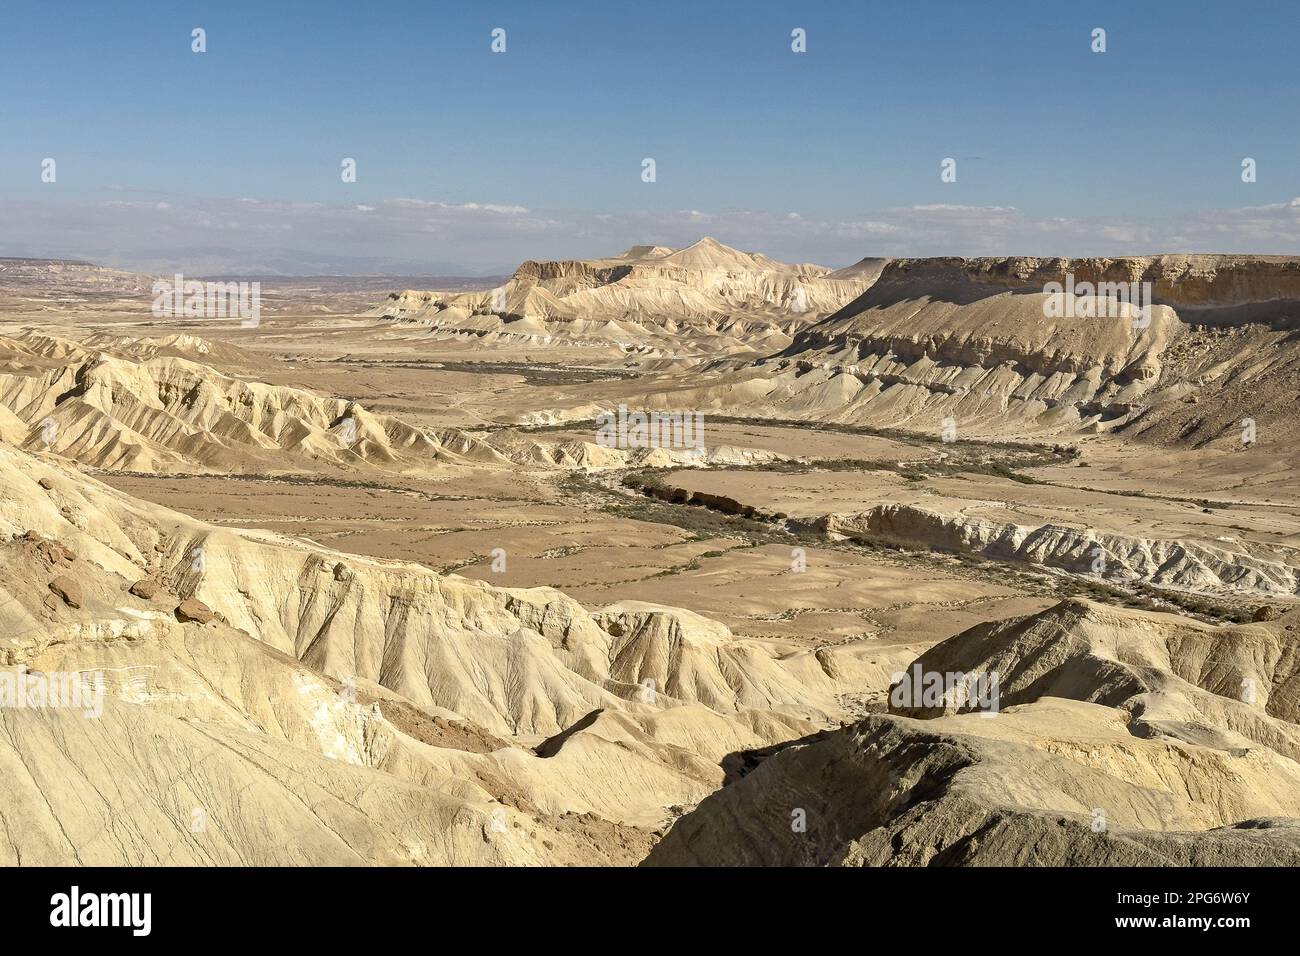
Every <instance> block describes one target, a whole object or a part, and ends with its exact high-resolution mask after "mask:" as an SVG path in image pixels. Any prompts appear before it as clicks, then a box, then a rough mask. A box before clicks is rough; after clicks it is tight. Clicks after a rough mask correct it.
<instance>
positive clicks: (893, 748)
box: [647, 601, 1300, 866]
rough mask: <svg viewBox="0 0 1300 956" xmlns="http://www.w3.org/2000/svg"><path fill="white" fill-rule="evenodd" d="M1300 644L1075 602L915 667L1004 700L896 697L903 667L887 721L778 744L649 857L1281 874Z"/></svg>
mask: <svg viewBox="0 0 1300 956" xmlns="http://www.w3.org/2000/svg"><path fill="white" fill-rule="evenodd" d="M1298 649H1300V625H1297V623H1296V615H1295V614H1289V615H1283V616H1281V617H1279V618H1278V619H1277V620H1275V621H1271V622H1267V623H1265V624H1253V625H1243V626H1239V627H1219V628H1216V627H1210V626H1208V625H1200V624H1196V623H1195V622H1190V621H1186V620H1183V619H1180V618H1177V617H1173V616H1170V615H1153V614H1144V613H1139V612H1132V611H1117V610H1114V609H1109V608H1104V607H1100V606H1098V605H1094V604H1091V603H1088V602H1078V601H1073V602H1065V603H1063V604H1061V605H1059V606H1057V607H1054V608H1050V609H1048V610H1047V611H1043V612H1041V613H1039V614H1034V615H1029V616H1026V617H1022V618H1015V619H1012V620H1009V621H1002V622H992V623H989V624H983V625H978V626H976V627H974V628H971V629H969V630H967V631H964V632H963V633H961V634H959V635H957V636H955V637H953V638H950V639H949V640H947V641H944V642H942V643H940V644H938V645H936V646H935V647H933V648H931V649H930V650H928V651H926V652H925V653H923V654H922V655H921V656H920V657H919V658H917V660H916V661H915V663H914V664H913V665H912V667H911V668H909V671H912V670H914V669H915V670H919V671H920V672H921V673H922V674H927V675H928V674H938V675H945V677H946V678H950V679H960V677H959V676H957V675H972V674H979V675H993V676H996V678H997V687H998V694H997V697H996V700H997V703H998V706H997V707H996V708H993V709H990V708H989V707H988V706H987V702H984V706H982V707H977V706H976V705H975V704H972V703H963V702H961V701H960V700H949V701H948V702H947V703H943V702H939V703H937V704H936V703H934V702H929V701H927V702H924V703H922V702H921V701H917V700H915V699H913V698H912V697H910V696H909V695H908V694H906V693H904V694H902V696H901V699H896V697H898V695H897V694H896V693H895V691H896V690H897V689H898V688H899V687H906V686H908V685H906V684H904V683H903V682H902V678H901V676H900V678H899V681H898V683H897V684H896V686H895V688H891V694H890V706H891V708H892V709H893V710H894V711H896V713H894V714H891V715H888V716H885V715H882V716H875V717H869V718H867V719H866V720H864V721H862V722H861V723H859V724H857V725H855V726H854V727H851V728H847V729H841V730H838V731H833V732H830V733H826V734H821V735H819V736H817V737H813V738H809V739H808V740H806V741H800V742H796V743H795V744H793V745H791V746H788V747H786V748H784V749H781V750H779V751H778V752H777V753H776V754H775V755H774V756H771V757H768V758H767V759H765V760H763V761H762V762H761V763H759V765H758V766H757V768H756V769H755V770H753V771H752V772H751V773H750V774H749V775H747V776H745V777H744V778H742V779H741V780H740V781H739V782H737V783H735V784H733V785H732V786H730V787H727V788H725V789H724V790H722V791H720V792H719V793H717V794H714V795H713V796H711V797H709V798H708V799H707V800H705V801H704V802H703V803H701V804H700V806H699V807H698V808H696V809H695V810H694V811H693V812H692V813H690V814H688V815H687V816H686V817H684V818H682V819H681V820H679V821H678V822H677V824H676V825H675V826H674V827H673V830H672V831H671V832H670V833H669V834H668V836H667V837H666V838H665V840H664V841H663V842H662V843H661V844H660V845H659V846H658V847H656V848H655V850H654V851H653V852H652V853H651V855H650V856H649V858H648V859H647V863H649V864H652V865H653V864H666V865H681V864H687V865H692V864H694V865H759V864H784V865H791V864H795V865H798V864H811V865H825V864H828V863H830V864H846V865H873V866H875V865H909V866H910V865H981V864H987V865H1131V864H1148V865H1169V864H1178V865H1206V864H1209V863H1210V862H1211V861H1215V862H1216V863H1218V864H1225V865H1292V864H1293V863H1294V862H1295V861H1296V860H1297V859H1300V820H1297V819H1296V818H1297V817H1298V816H1300V795H1298V794H1297V792H1296V791H1295V789H1294V788H1295V786H1296V783H1297V781H1300V764H1297V762H1296V757H1297V756H1298V755H1300V750H1298V749H1297V744H1300V730H1298V729H1297V715H1298V714H1300V711H1298V710H1297V686H1300V680H1298V679H1297V674H1298V673H1300V672H1298V671H1297V668H1298V667H1300V664H1298V658H1300V654H1298ZM977 710H978V712H977ZM916 717H924V718H928V719H922V720H918V719H915V718H916Z"/></svg>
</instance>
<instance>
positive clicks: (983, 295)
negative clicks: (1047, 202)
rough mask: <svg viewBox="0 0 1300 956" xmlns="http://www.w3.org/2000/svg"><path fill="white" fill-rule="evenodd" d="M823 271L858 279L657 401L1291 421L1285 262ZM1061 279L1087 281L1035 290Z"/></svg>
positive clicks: (1091, 424) (938, 413) (1170, 438)
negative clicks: (1130, 294)
mask: <svg viewBox="0 0 1300 956" xmlns="http://www.w3.org/2000/svg"><path fill="white" fill-rule="evenodd" d="M837 276H848V277H857V278H858V279H859V280H860V281H862V282H863V283H864V290H863V291H862V293H861V294H860V295H857V296H856V297H855V298H854V299H853V300H852V301H849V302H847V303H845V304H844V305H843V307H842V308H840V309H838V310H837V311H834V312H832V313H831V314H829V315H826V316H825V317H823V318H818V317H817V316H815V315H814V316H810V318H812V319H813V321H811V322H805V323H800V324H798V325H794V326H791V327H790V328H789V329H788V330H787V331H788V334H789V335H790V336H791V339H790V341H789V342H788V343H787V344H784V345H780V346H778V347H776V348H771V346H772V345H773V340H772V339H770V338H768V339H764V340H761V341H762V345H763V346H765V347H767V348H768V354H767V355H766V357H763V358H759V359H756V360H749V359H747V357H746V356H744V355H743V354H742V353H740V352H737V351H734V350H726V349H722V350H715V351H714V352H713V353H712V354H713V357H714V358H715V359H716V360H715V361H714V362H713V363H712V364H711V365H709V366H708V367H707V369H706V371H707V373H708V374H707V375H706V376H704V377H703V378H702V379H700V378H698V377H697V378H696V380H692V381H690V382H682V383H680V384H679V385H678V386H677V387H676V388H674V390H673V397H674V401H676V402H677V403H679V404H682V405H684V406H686V407H694V408H700V409H704V410H710V411H725V412H728V413H733V414H735V413H740V414H746V415H753V416H757V417H783V418H791V417H798V418H809V419H813V420H818V421H830V422H843V423H853V424H868V425H875V426H888V427H902V428H909V429H916V430H924V431H938V430H939V429H940V428H942V427H943V425H944V422H945V420H947V419H952V420H953V421H954V422H955V423H956V424H957V426H958V428H959V429H960V430H961V433H962V434H963V435H967V436H979V437H997V436H1017V437H1019V436H1025V435H1036V436H1046V435H1054V434H1076V433H1081V432H1082V433H1090V432H1091V433H1096V432H1112V431H1120V430H1123V431H1125V432H1126V433H1128V434H1131V435H1139V436H1144V437H1148V438H1149V439H1151V440H1153V441H1158V442H1160V443H1168V444H1185V443H1195V444H1203V443H1206V442H1222V443H1227V442H1231V441H1236V440H1238V435H1239V433H1240V430H1241V427H1242V426H1241V421H1242V420H1243V419H1244V418H1249V419H1251V420H1252V421H1255V422H1257V423H1258V424H1259V427H1260V433H1261V435H1262V436H1263V437H1262V438H1261V439H1260V440H1261V441H1270V440H1272V441H1283V442H1285V441H1288V440H1289V439H1290V437H1291V436H1292V435H1293V434H1294V431H1295V429H1294V425H1293V420H1294V417H1295V416H1294V394H1295V380H1296V375H1297V363H1300V352H1298V351H1297V350H1296V348H1295V343H1294V341H1293V335H1292V333H1293V331H1294V329H1296V328H1297V327H1300V292H1298V291H1297V290H1298V289H1300V278H1297V277H1298V276H1300V259H1297V258H1294V257H1264V256H1152V257H1133V258H1124V259H1033V258H1027V257H1019V258H1007V259H956V258H947V259H945V258H938V259H898V260H888V261H885V260H864V261H863V263H860V264H859V265H858V266H854V267H850V268H849V269H847V270H840V272H837V273H831V274H829V275H828V276H826V277H825V278H826V279H827V280H831V279H834V278H835V277H837ZM1067 280H1072V281H1073V282H1074V283H1075V284H1076V286H1079V285H1081V284H1082V283H1091V284H1093V286H1094V288H1093V290H1092V294H1089V295H1080V296H1075V297H1071V296H1067V295H1065V294H1064V293H1061V294H1057V293H1055V292H1051V293H1049V292H1047V291H1045V287H1046V286H1047V284H1048V283H1060V284H1061V285H1062V286H1065V285H1067V284H1068V283H1067ZM1130 282H1134V283H1138V284H1139V286H1140V284H1141V283H1144V282H1145V283H1150V295H1151V300H1152V303H1151V304H1150V305H1149V307H1148V310H1147V311H1146V312H1145V313H1143V312H1138V311H1135V310H1134V308H1133V307H1132V306H1131V305H1130V304H1129V303H1128V302H1125V301H1121V300H1120V298H1118V292H1117V286H1116V284H1119V283H1130ZM1142 304H1145V303H1139V305H1142ZM1195 402H1199V404H1193V403H1195Z"/></svg>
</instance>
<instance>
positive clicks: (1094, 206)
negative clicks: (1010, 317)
mask: <svg viewBox="0 0 1300 956" xmlns="http://www.w3.org/2000/svg"><path fill="white" fill-rule="evenodd" d="M24 6H29V5H27V4H18V7H19V9H20V10H21V8H22V7H24ZM1269 6H1271V5H1270V4H1265V5H1264V7H1265V8H1268V7H1269ZM1284 9H1285V8H1282V7H1281V6H1279V7H1278V10H1279V11H1282V10H1284ZM33 10H35V7H34V6H33ZM69 10H70V11H73V12H74V13H75V15H73V16H68V17H65V18H60V19H59V20H58V21H57V22H56V21H52V20H50V19H49V18H45V17H40V16H34V15H33V16H18V15H15V16H14V17H13V18H12V23H11V24H10V30H9V33H8V35H7V37H6V39H5V40H3V41H0V43H3V44H4V45H5V47H6V48H5V50H4V52H5V56H3V57H0V77H4V79H6V80H7V81H8V84H9V86H10V87H11V88H14V89H22V88H30V89H31V91H32V92H31V93H30V94H29V95H27V96H24V97H23V98H21V99H19V100H17V101H16V102H13V103H11V104H8V105H7V107H6V119H5V122H6V126H7V128H8V129H9V131H10V133H11V135H10V136H9V137H7V138H6V141H5V142H4V143H3V144H0V173H2V175H0V217H3V220H4V221H5V223H6V225H7V227H8V228H7V229H6V230H5V231H4V234H3V236H2V237H0V254H2V255H10V256H34V257H47V258H84V259H89V260H92V261H94V262H97V263H102V264H104V265H110V266H114V267H118V268H127V269H133V270H139V271H145V272H167V271H173V270H175V269H184V270H188V271H191V272H223V273H241V272H242V273H247V272H261V273H276V274H286V275H304V274H376V273H412V272H414V273H417V274H438V273H445V274H453V273H459V274H466V275H482V274H500V273H502V272H508V271H510V270H512V269H513V268H514V266H515V265H516V264H517V263H518V262H519V261H521V260H523V259H527V258H533V257H537V256H539V255H544V256H546V257H548V258H590V257H596V256H602V255H608V254H611V253H613V252H617V251H618V250H620V249H623V248H626V247H627V246H630V245H634V244H642V243H653V244H661V245H670V246H684V245H688V244H689V243H690V242H692V241H694V240H695V239H698V238H699V237H700V236H703V235H712V236H715V237H717V238H718V239H719V240H720V241H722V242H725V243H727V244H729V245H732V246H735V247H736V248H739V249H745V250H752V251H761V252H763V253H765V254H767V255H770V256H772V257H773V258H776V259H780V260H783V261H790V262H804V261H807V262H817V263H820V264H823V265H827V266H831V267H839V266H844V265H848V264H850V263H852V262H856V261H858V260H859V259H861V258H863V257H864V256H924V255H1013V254H1014V255H1037V256H1055V255H1062V256H1079V255H1111V256H1114V255H1132V254H1152V253H1158V252H1243V253H1261V254H1264V253H1269V254H1285V253H1294V252H1297V251H1300V198H1298V197H1300V183H1297V182H1296V179H1295V176H1294V173H1293V166H1294V164H1293V163H1292V161H1291V160H1292V158H1293V157H1294V156H1295V155H1296V153H1297V151H1298V150H1300V131H1298V130H1297V129H1296V128H1295V126H1294V124H1289V123H1280V122H1278V121H1277V117H1279V116H1286V115H1288V110H1289V107H1290V104H1291V103H1293V102H1294V100H1295V96H1296V93H1297V92H1298V90H1297V85H1298V84H1297V81H1296V79H1295V77H1294V75H1293V72H1292V71H1289V70H1288V69H1287V64H1288V63H1289V56H1288V54H1289V38H1288V37H1287V35H1286V32H1285V31H1280V30H1271V29H1268V28H1267V27H1266V26H1265V24H1267V22H1268V19H1269V18H1268V16H1267V9H1260V8H1258V7H1255V8H1252V10H1253V11H1254V12H1253V14H1252V16H1250V17H1242V16H1240V15H1239V13H1238V11H1237V10H1236V9H1234V8H1232V7H1227V6H1224V7H1222V8H1220V9H1204V8H1201V7H1194V8H1189V7H1186V6H1184V5H1175V4H1172V3H1152V4H1148V5H1144V6H1143V8H1142V9H1140V10H1139V9H1132V8H1130V7H1128V6H1125V5H1122V4H1113V3H1099V4H1093V5H1090V6H1089V8H1088V9H1087V10H1085V11H1074V10H1044V9H1041V8H1040V7H1039V6H1037V5H1034V4H1030V3H1009V4H1006V5H1004V7H1002V8H1001V9H1000V13H1001V15H1000V16H998V17H996V18H990V17H988V15H987V14H986V13H984V12H982V11H980V10H978V9H974V8H970V7H969V6H967V5H962V4H959V3H938V4H932V5H931V6H930V7H929V8H928V11H929V13H928V15H927V16H926V17H916V16H914V15H913V14H912V13H911V12H909V10H908V8H907V7H906V6H903V5H892V6H886V7H884V8H882V9H880V10H873V11H872V12H871V14H870V16H867V15H866V14H865V13H864V12H863V11H862V10H861V9H859V8H858V7H857V6H856V5H854V4H849V3H826V4H820V5H818V6H817V7H816V8H815V9H813V10H805V9H800V8H795V7H791V6H790V5H787V4H782V3H774V2H757V3H746V4H743V5H741V4H736V3H720V4H717V5H714V6H711V7H709V8H708V9H705V10H700V9H694V8H689V9H686V8H683V9H677V8H673V7H672V5H667V6H660V7H655V8H649V9H645V10H636V11H633V12H630V13H629V11H624V10H607V9H603V8H601V7H599V6H597V5H594V4H593V5H581V4H578V5H569V6H567V7H564V8H561V9H543V8H538V7H534V6H531V5H527V4H519V3H500V4H494V5H493V6H492V7H491V8H490V9H474V10H463V9H454V8H451V9H439V8H435V7H432V6H430V5H427V4H417V3H396V4H392V5H389V6H387V7H385V8H383V9H379V10H373V11H372V10H368V11H367V12H366V16H365V17H360V16H358V15H357V14H356V13H355V11H353V9H352V7H351V6H350V5H347V4H342V3H336V2H329V3H324V4H320V5H318V6H316V7H314V8H313V14H314V16H313V22H312V26H311V29H310V30H305V29H303V26H302V19H301V17H300V16H299V13H298V12H295V11H292V10H288V11H286V10H272V9H263V8H262V7H260V6H258V5H254V4H251V3H243V2H236V3H231V4H227V5H225V6H223V8H221V9H213V10H210V11H207V12H202V13H197V14H196V13H194V12H193V11H181V10H176V9H173V8H172V7H171V6H169V5H167V4H163V3H155V2H145V3H140V4H136V5H134V6H132V7H131V8H129V9H123V10H116V9H115V10H111V11H110V10H107V9H101V8H99V7H97V6H95V5H93V4H90V3H88V2H82V0H76V2H73V3H71V4H70V5H69ZM16 13H17V11H16ZM196 28H201V29H202V30H203V31H205V32H204V34H203V44H202V45H203V46H204V48H205V49H204V51H203V52H195V51H194V49H193V47H194V45H195V42H196V41H195V40H194V39H193V35H192V34H193V31H194V30H195V29H196ZM498 29H499V30H504V31H505V32H504V35H497V37H496V39H495V40H494V31H496V30H498ZM1097 29H1102V30H1104V31H1105V50H1104V52H1094V47H1095V46H1097V45H1098V44H1097V41H1096V39H1095V38H1094V31H1095V30H1097ZM797 30H799V31H803V33H802V34H801V35H800V36H794V35H793V34H794V31H797ZM1206 37H1210V38H1212V39H1211V40H1208V41H1207V40H1206ZM494 42H496V43H497V47H498V49H499V50H500V52H494V50H493V44H494ZM502 47H503V49H502ZM796 47H802V49H803V52H796ZM51 61H56V62H59V63H60V68H59V70H57V71H51V70H49V69H48V63H49V62H51ZM33 78H35V79H36V82H35V84H34V85H33V83H32V80H33ZM87 90H93V91H94V95H93V96H88V95H87ZM108 104H111V105H108ZM1207 126H1208V128H1209V129H1210V130H1211V133H1210V134H1209V135H1207V132H1206V131H1207ZM47 159H52V160H54V161H55V165H54V167H53V173H54V175H53V181H45V176H44V166H43V164H44V162H45V161H46V160H47ZM349 159H350V160H354V161H355V181H344V178H345V177H344V174H343V164H344V161H345V160H349ZM647 159H653V160H654V174H655V175H654V179H653V181H650V182H647V181H645V177H644V174H643V171H644V162H645V160H647ZM946 160H952V161H953V163H952V165H951V167H945V165H944V164H945V161H946ZM1246 160H1252V161H1253V164H1254V166H1253V181H1245V177H1244V176H1243V172H1244V170H1243V166H1242V164H1243V162H1245V161H1246ZM945 168H949V169H950V175H949V177H948V180H949V181H945V178H944V176H943V175H942V174H943V172H944V170H945Z"/></svg>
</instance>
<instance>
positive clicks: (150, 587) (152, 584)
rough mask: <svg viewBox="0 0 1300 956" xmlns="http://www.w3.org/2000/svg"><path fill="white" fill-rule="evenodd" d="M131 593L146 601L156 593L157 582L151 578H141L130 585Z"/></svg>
mask: <svg viewBox="0 0 1300 956" xmlns="http://www.w3.org/2000/svg"><path fill="white" fill-rule="evenodd" d="M131 593H132V594H134V595H135V596H136V597H138V598H143V599H144V600H146V601H147V600H149V599H150V598H151V597H153V596H154V595H155V594H157V593H158V582H157V581H154V580H152V579H151V578H141V579H140V580H139V581H136V582H135V584H133V585H131Z"/></svg>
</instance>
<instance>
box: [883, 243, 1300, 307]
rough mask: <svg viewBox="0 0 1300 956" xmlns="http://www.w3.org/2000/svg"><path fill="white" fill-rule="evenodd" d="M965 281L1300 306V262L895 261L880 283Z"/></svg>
mask: <svg viewBox="0 0 1300 956" xmlns="http://www.w3.org/2000/svg"><path fill="white" fill-rule="evenodd" d="M958 277H963V278H965V279H968V280H970V281H972V282H977V283H983V284H989V285H998V286H1004V287H1006V288H1009V289H1020V288H1032V287H1035V286H1037V287H1039V288H1040V289H1041V288H1042V287H1043V286H1045V285H1047V284H1048V283H1061V284H1064V283H1065V282H1066V279H1067V277H1073V281H1074V282H1075V283H1076V284H1078V283H1082V282H1088V283H1092V284H1094V285H1095V284H1097V283H1131V282H1137V283H1142V282H1149V283H1151V292H1152V297H1153V299H1154V301H1156V302H1159V303H1163V304H1166V305H1171V306H1173V307H1175V308H1179V307H1183V308H1213V307H1223V306H1235V305H1244V304H1248V303H1257V302H1273V301H1279V300H1293V301H1300V256H1260V255H1239V254H1234V255H1209V254H1206V255H1184V254H1163V255H1153V256H1119V257H1114V258H1110V257H1088V258H1061V257H1052V258H1040V257H1035V256H1005V257H981V258H972V259H965V258H960V257H955V256H954V257H937V258H927V259H895V260H892V261H891V262H889V263H888V264H887V265H886V266H885V268H884V269H883V271H882V272H881V274H880V280H879V281H880V282H881V283H892V282H900V281H917V280H922V281H936V280H943V279H955V278H958Z"/></svg>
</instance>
